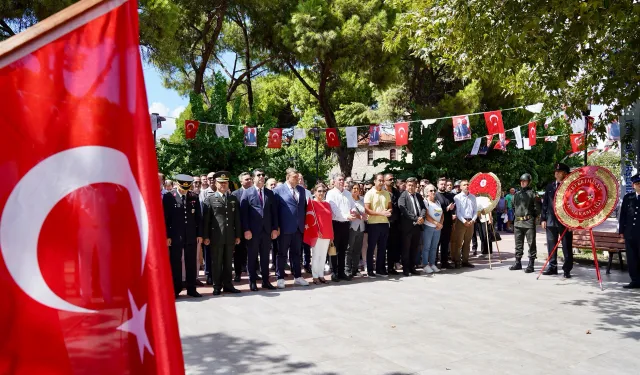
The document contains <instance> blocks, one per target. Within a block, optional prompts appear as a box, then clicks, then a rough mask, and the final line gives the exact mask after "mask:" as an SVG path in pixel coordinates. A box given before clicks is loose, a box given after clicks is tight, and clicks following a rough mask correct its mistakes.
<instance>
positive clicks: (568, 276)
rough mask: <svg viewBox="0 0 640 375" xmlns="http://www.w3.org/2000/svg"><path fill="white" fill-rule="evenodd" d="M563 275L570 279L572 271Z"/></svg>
mask: <svg viewBox="0 0 640 375" xmlns="http://www.w3.org/2000/svg"><path fill="white" fill-rule="evenodd" d="M562 277H564V278H565V279H570V278H571V273H570V272H565V273H564V275H562Z"/></svg>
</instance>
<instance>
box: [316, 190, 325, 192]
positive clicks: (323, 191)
mask: <svg viewBox="0 0 640 375" xmlns="http://www.w3.org/2000/svg"><path fill="white" fill-rule="evenodd" d="M316 193H324V190H316Z"/></svg>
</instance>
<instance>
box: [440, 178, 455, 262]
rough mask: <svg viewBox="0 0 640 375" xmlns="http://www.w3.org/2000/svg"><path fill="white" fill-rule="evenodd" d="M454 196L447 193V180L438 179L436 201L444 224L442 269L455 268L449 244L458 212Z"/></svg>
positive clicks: (441, 243) (441, 240) (441, 249)
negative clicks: (438, 203) (450, 258)
mask: <svg viewBox="0 0 640 375" xmlns="http://www.w3.org/2000/svg"><path fill="white" fill-rule="evenodd" d="M453 197H454V195H453V194H452V193H451V192H449V191H447V178H446V177H440V178H439V179H438V192H437V193H436V200H437V201H438V202H440V206H441V207H442V213H443V215H444V222H443V223H442V231H441V232H440V243H439V245H438V246H439V247H440V268H444V269H447V268H454V266H453V265H452V264H451V263H449V242H450V241H451V231H452V230H453V216H454V215H455V212H456V204H455V203H453Z"/></svg>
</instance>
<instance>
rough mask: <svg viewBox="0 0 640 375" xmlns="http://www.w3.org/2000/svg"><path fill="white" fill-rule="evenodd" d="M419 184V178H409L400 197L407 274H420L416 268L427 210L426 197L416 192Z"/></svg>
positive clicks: (399, 204)
mask: <svg viewBox="0 0 640 375" xmlns="http://www.w3.org/2000/svg"><path fill="white" fill-rule="evenodd" d="M417 185H418V179H417V178H415V177H409V178H407V188H406V190H405V191H403V192H402V194H400V198H398V209H399V210H400V222H399V227H400V235H401V236H402V240H401V243H402V273H403V274H404V275H405V276H411V275H419V274H420V273H419V272H418V271H416V269H415V266H416V265H415V260H416V254H417V252H418V246H419V245H420V236H421V233H422V224H424V218H425V216H426V214H427V211H426V208H425V206H424V199H423V198H422V196H421V195H420V194H419V193H417V192H416V187H417Z"/></svg>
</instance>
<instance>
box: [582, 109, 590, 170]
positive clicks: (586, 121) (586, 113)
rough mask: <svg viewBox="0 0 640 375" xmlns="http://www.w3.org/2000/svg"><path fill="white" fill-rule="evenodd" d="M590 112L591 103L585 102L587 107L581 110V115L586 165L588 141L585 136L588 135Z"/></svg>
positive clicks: (585, 162)
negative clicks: (582, 118)
mask: <svg viewBox="0 0 640 375" xmlns="http://www.w3.org/2000/svg"><path fill="white" fill-rule="evenodd" d="M590 114H591V104H587V109H586V110H584V111H582V116H583V117H584V166H585V167H586V166H587V153H588V151H589V150H588V147H587V146H588V143H587V137H588V136H589V115H590Z"/></svg>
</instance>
